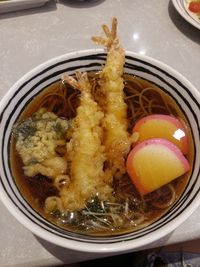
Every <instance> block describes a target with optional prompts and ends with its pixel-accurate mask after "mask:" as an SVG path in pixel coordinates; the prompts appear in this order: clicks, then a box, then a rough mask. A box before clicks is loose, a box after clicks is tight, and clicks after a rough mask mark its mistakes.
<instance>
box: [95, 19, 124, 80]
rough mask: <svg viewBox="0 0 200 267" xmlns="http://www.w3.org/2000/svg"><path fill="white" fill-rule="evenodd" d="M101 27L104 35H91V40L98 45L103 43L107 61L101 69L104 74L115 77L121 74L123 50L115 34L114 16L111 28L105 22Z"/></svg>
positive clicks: (115, 22) (115, 20)
mask: <svg viewBox="0 0 200 267" xmlns="http://www.w3.org/2000/svg"><path fill="white" fill-rule="evenodd" d="M102 29H103V31H104V33H105V37H101V36H93V37H92V41H93V42H95V43H96V44H98V45H103V46H104V47H105V48H106V49H107V53H108V55H107V61H106V65H105V67H104V69H103V73H104V75H105V76H107V75H108V77H109V78H112V79H115V78H116V79H117V78H118V77H119V76H121V75H122V74H123V66H124V63H125V52H124V49H123V47H122V45H121V44H120V41H119V38H118V36H117V19H116V18H115V17H114V18H113V19H112V26H111V30H110V29H109V27H108V26H107V25H105V24H103V25H102ZM112 75H113V77H112Z"/></svg>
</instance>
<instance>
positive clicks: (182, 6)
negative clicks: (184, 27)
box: [172, 0, 200, 30]
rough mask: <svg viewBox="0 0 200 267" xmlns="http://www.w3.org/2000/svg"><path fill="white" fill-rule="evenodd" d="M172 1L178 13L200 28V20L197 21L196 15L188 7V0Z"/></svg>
mask: <svg viewBox="0 0 200 267" xmlns="http://www.w3.org/2000/svg"><path fill="white" fill-rule="evenodd" d="M172 3H173V5H174V7H175V8H176V10H177V11H178V13H179V14H180V15H181V16H182V17H183V18H184V19H185V20H187V21H188V22H189V23H190V24H192V25H193V26H194V27H196V28H197V29H199V30H200V21H197V19H196V18H195V15H194V14H192V12H190V11H189V10H188V9H187V3H188V1H187V0H172Z"/></svg>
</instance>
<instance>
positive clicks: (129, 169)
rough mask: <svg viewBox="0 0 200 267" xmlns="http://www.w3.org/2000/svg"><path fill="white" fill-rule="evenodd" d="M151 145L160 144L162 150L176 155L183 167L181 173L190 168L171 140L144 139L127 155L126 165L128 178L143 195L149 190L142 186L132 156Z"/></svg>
mask: <svg viewBox="0 0 200 267" xmlns="http://www.w3.org/2000/svg"><path fill="white" fill-rule="evenodd" d="M152 145H153V146H155V150H156V146H161V147H163V149H164V150H166V149H167V150H170V151H171V152H172V153H173V154H174V155H175V156H176V158H177V159H178V160H179V162H180V163H181V165H182V168H183V171H182V173H183V174H184V173H186V172H188V171H189V170H190V165H189V162H188V161H187V159H186V158H185V157H184V155H183V153H182V152H181V150H180V149H179V148H178V147H177V146H176V145H174V144H173V143H172V142H170V141H168V140H166V139H162V138H152V139H148V140H145V141H143V142H141V143H139V144H137V145H136V146H135V147H134V148H133V149H132V151H131V152H130V153H129V155H128V158H127V163H126V167H127V172H128V174H129V176H130V178H131V179H132V181H133V183H134V184H135V186H136V188H137V189H139V190H138V191H139V192H140V193H141V194H142V195H145V194H147V193H149V192H150V191H149V188H147V187H145V186H144V184H143V183H142V182H141V180H140V178H139V177H138V176H137V174H136V171H135V169H134V166H133V164H132V159H133V158H134V156H135V155H136V154H137V152H138V151H140V150H142V149H143V148H144V147H146V146H152Z"/></svg>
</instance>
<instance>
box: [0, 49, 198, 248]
mask: <svg viewBox="0 0 200 267" xmlns="http://www.w3.org/2000/svg"><path fill="white" fill-rule="evenodd" d="M100 52H101V53H105V50H104V49H87V50H78V51H74V52H70V53H66V54H63V55H60V56H57V57H54V58H52V59H49V60H47V61H45V62H44V63H42V64H39V65H38V66H36V67H35V68H33V69H32V70H30V71H28V72H27V73H26V74H25V75H23V76H22V77H21V78H20V79H19V80H18V81H17V82H16V83H14V85H13V86H12V87H11V88H10V89H9V90H8V91H7V93H6V94H5V95H4V96H3V98H2V99H1V101H0V115H1V113H2V111H3V108H4V106H5V104H6V103H8V101H9V99H10V97H11V96H12V95H13V93H14V92H15V91H16V90H17V88H19V86H20V85H21V84H23V82H24V81H25V80H28V79H29V78H31V77H33V76H34V75H35V74H37V73H39V72H41V70H42V69H45V68H47V67H49V66H51V65H52V64H55V63H57V62H61V61H62V60H63V59H66V58H72V57H77V56H83V55H92V54H97V53H100ZM125 53H126V56H131V57H134V58H137V59H140V60H143V61H144V62H146V63H149V64H150V65H151V64H152V65H153V66H157V67H159V68H160V69H162V70H164V71H165V72H166V73H169V74H173V76H174V77H176V79H178V80H181V82H182V83H183V84H184V85H185V86H187V87H188V88H190V90H192V93H193V95H194V97H195V98H196V99H197V101H198V102H199V103H200V92H199V91H198V90H197V89H196V88H195V87H194V86H193V85H192V84H191V83H190V82H189V81H188V80H187V79H186V78H185V77H184V76H183V75H182V74H180V73H179V72H178V71H176V70H174V69H173V68H171V67H170V66H168V65H166V64H165V63H163V62H161V61H159V60H157V59H154V58H151V57H149V56H146V55H141V54H138V53H135V52H132V51H125ZM0 127H1V126H0ZM0 157H1V155H0ZM1 160H2V159H1V158H0V161H1ZM2 173H3V171H2V168H0V175H1V174H2ZM0 183H1V186H0V199H1V201H2V203H3V204H4V205H5V207H6V208H7V209H8V211H9V212H10V213H11V214H12V215H13V216H14V217H15V218H16V219H17V220H18V221H19V222H20V223H21V224H22V225H23V226H25V227H26V228H27V229H28V230H30V231H31V232H32V233H33V234H35V235H36V236H38V237H41V238H42V239H44V240H46V241H48V242H50V243H53V244H56V245H58V246H61V247H64V248H67V249H72V250H75V251H80V252H90V253H111V252H112V253H117V252H125V251H126V252H127V251H131V250H134V249H135V250H136V249H139V248H141V247H146V246H147V245H148V244H150V243H153V242H155V241H158V240H159V239H161V238H163V237H165V236H167V235H168V234H169V233H171V232H172V231H173V230H175V229H176V228H177V227H178V226H180V225H181V224H182V223H183V222H184V221H185V220H186V219H187V218H189V217H190V215H191V214H192V213H193V212H194V211H195V210H196V209H197V208H198V207H199V205H200V195H198V196H196V198H195V199H194V200H193V205H190V206H188V207H187V208H186V210H184V211H183V212H182V213H181V214H180V215H179V217H178V218H174V219H173V220H172V221H170V222H168V223H167V225H164V226H162V227H161V228H160V229H156V230H155V231H154V232H152V233H148V234H147V236H145V237H140V238H138V239H134V240H124V241H119V242H116V243H109V244H107V243H101V244H96V243H92V242H91V243H90V242H80V241H76V240H69V239H67V238H62V237H59V236H55V235H54V234H53V233H49V232H47V231H46V230H45V229H41V228H40V227H39V226H37V225H35V223H34V222H32V221H31V220H30V219H29V218H27V217H26V216H25V215H23V214H22V213H21V212H20V211H19V210H18V209H16V207H15V206H14V205H13V203H12V202H11V200H10V199H9V197H8V196H7V194H6V193H5V191H4V189H3V186H2V179H1V178H0Z"/></svg>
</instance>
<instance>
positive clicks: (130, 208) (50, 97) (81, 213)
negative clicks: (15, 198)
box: [11, 72, 193, 236]
mask: <svg viewBox="0 0 200 267" xmlns="http://www.w3.org/2000/svg"><path fill="white" fill-rule="evenodd" d="M88 75H89V80H90V82H91V84H92V95H93V97H94V99H95V101H96V102H97V103H98V104H99V106H101V107H102V109H104V100H103V95H102V92H100V91H99V89H98V88H99V84H98V80H99V73H94V72H91V73H88ZM124 82H125V88H124V94H125V102H126V104H127V117H128V131H129V133H130V134H131V132H132V129H133V127H134V125H135V123H136V122H137V121H138V120H139V119H141V118H143V117H145V116H147V115H150V114H166V115H173V116H174V117H176V118H179V120H181V121H182V122H183V123H184V125H186V128H187V134H188V137H189V153H188V154H187V156H186V157H187V160H188V161H189V163H190V166H192V159H193V141H192V138H191V131H190V129H189V125H188V122H187V119H186V117H185V116H184V113H183V112H182V110H181V109H180V108H179V106H178V105H177V104H176V102H175V101H174V100H173V99H172V98H171V97H170V96H169V95H167V94H166V93H165V92H164V91H163V90H162V89H160V88H158V87H157V86H155V85H154V84H152V83H150V82H148V81H146V80H143V79H141V78H139V77H135V76H131V75H124ZM79 95H80V93H79V91H78V90H76V89H74V88H72V87H71V86H69V85H66V84H63V83H62V82H61V81H58V82H56V83H55V84H52V85H50V86H49V87H47V88H45V89H44V90H43V91H42V92H41V93H39V94H38V95H37V96H36V97H35V98H34V99H33V100H32V101H31V102H30V103H29V105H28V106H27V107H26V108H25V110H24V111H23V112H22V114H21V115H20V118H19V119H18V122H17V123H20V122H22V121H25V120H26V119H27V118H29V117H30V116H32V115H33V114H34V113H35V112H38V110H39V109H40V108H45V110H46V111H49V112H53V113H54V114H56V115H57V116H58V117H59V118H61V119H63V120H65V121H67V122H70V123H71V121H73V119H74V118H75V116H76V110H77V107H78V106H79V102H80V98H79ZM69 140H70V130H69V136H67V142H68V141H69ZM64 148H65V147H64V146H62V145H61V146H60V147H59V149H58V151H57V153H58V154H59V155H64V153H65V152H63V149H64ZM91 161H92V160H91ZM91 164H92V162H91ZM106 164H107V163H106V162H105V166H104V168H106ZM23 166H24V164H23V162H22V160H21V158H20V156H19V154H18V152H17V150H16V139H15V133H14V135H13V138H12V142H11V167H12V172H13V177H14V178H15V181H16V184H17V186H18V188H19V190H20V192H21V194H22V195H23V196H24V198H25V199H26V201H27V202H28V203H29V204H30V205H31V206H32V207H33V208H34V209H35V210H36V211H37V212H38V213H40V214H41V215H42V216H43V217H44V218H46V219H47V220H49V221H50V222H52V223H54V224H56V225H57V226H59V227H61V228H63V229H66V230H68V231H72V232H76V233H82V234H87V235H94V236H95V235H96V236H109V235H118V234H123V233H128V232H131V231H135V230H137V229H139V228H142V227H145V226H147V225H149V224H150V223H152V222H153V221H155V220H157V219H158V218H160V217H161V216H163V215H164V214H165V213H166V212H167V211H168V210H169V208H170V207H171V206H172V205H173V204H174V203H175V202H176V201H177V199H178V198H179V197H180V196H181V194H182V193H183V191H184V189H185V186H186V184H187V182H188V179H189V177H190V172H188V173H186V174H184V175H182V176H181V177H179V178H177V179H175V180H173V181H172V182H170V183H169V184H167V185H164V186H162V187H161V188H159V189H157V190H155V191H153V192H151V193H149V194H145V195H144V196H141V195H140V194H139V193H138V192H137V190H136V188H135V186H134V185H133V183H132V182H131V180H130V177H129V175H128V174H127V173H125V174H124V175H123V177H120V178H119V177H114V178H113V181H112V198H110V199H108V200H106V199H104V200H101V199H100V198H99V194H98V189H97V191H96V193H95V195H93V196H92V197H91V198H88V200H87V201H86V203H85V205H84V207H83V208H81V209H80V210H70V209H69V210H68V209H65V210H63V209H61V210H59V209H58V208H57V206H56V208H55V209H53V210H51V211H50V212H48V211H47V209H46V208H45V201H46V199H47V198H48V197H51V198H52V199H53V198H55V200H56V198H57V197H59V194H60V191H59V188H58V187H56V186H55V184H54V183H53V181H52V179H51V178H49V177H47V176H45V175H42V174H40V173H39V174H36V175H34V176H33V177H29V176H27V175H25V174H24V168H23ZM74 202H76V199H74Z"/></svg>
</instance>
